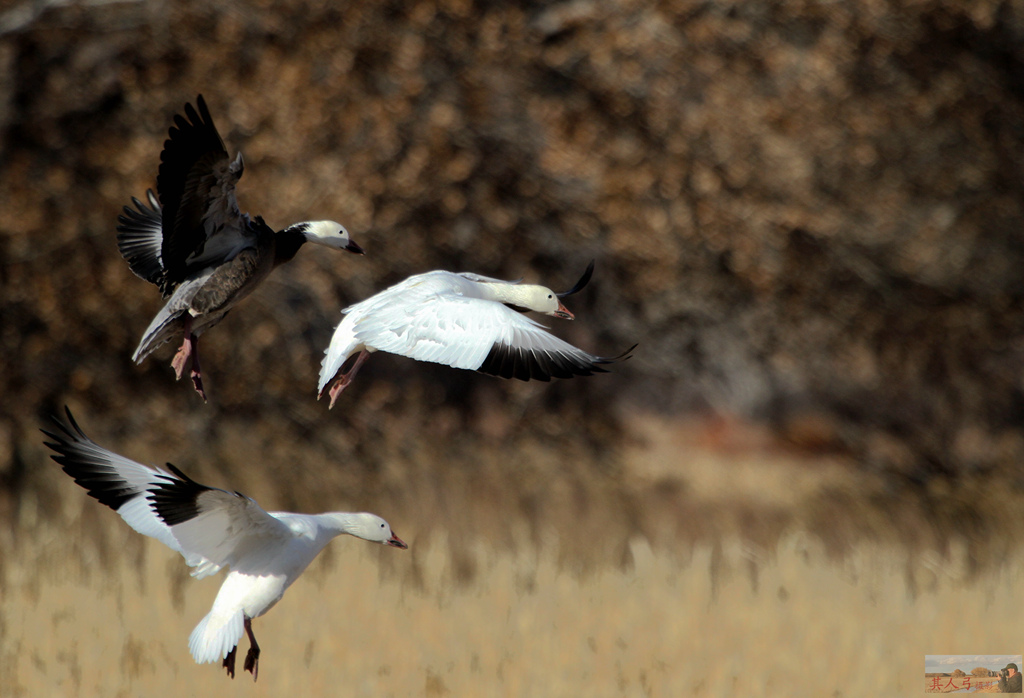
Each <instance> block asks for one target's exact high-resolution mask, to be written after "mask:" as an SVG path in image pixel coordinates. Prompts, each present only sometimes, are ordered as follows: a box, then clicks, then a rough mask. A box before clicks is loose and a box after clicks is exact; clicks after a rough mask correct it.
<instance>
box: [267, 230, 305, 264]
mask: <svg viewBox="0 0 1024 698" xmlns="http://www.w3.org/2000/svg"><path fill="white" fill-rule="evenodd" d="M274 239H275V243H276V244H275V245H274V266H275V267H276V266H277V265H278V264H283V263H285V262H288V261H290V260H291V259H292V258H293V257H294V256H295V253H296V252H298V251H299V248H300V247H302V246H303V245H304V244H305V242H306V236H305V235H303V234H302V233H300V232H299V231H297V230H296V229H295V226H289V227H287V228H285V229H284V230H281V231H279V232H277V233H275V234H274Z"/></svg>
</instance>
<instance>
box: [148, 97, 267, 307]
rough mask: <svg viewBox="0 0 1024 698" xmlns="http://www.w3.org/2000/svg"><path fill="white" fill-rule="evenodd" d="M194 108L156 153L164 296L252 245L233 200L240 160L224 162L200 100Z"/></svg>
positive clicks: (188, 106) (224, 154)
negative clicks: (200, 270)
mask: <svg viewBox="0 0 1024 698" xmlns="http://www.w3.org/2000/svg"><path fill="white" fill-rule="evenodd" d="M196 107H197V108H198V111H196V109H194V108H193V107H192V105H191V104H186V105H185V116H181V115H180V114H176V115H175V116H174V126H172V127H171V128H170V130H169V131H168V138H167V140H166V141H164V149H163V152H161V153H160V171H159V174H158V175H157V180H156V186H157V192H158V193H159V194H160V202H161V203H162V204H163V217H162V219H163V221H162V222H163V247H162V260H163V265H164V269H165V270H166V272H167V284H168V288H166V289H161V291H163V292H164V294H165V295H166V294H167V293H168V292H169V290H172V289H173V287H174V285H175V284H178V283H180V282H181V281H182V280H184V279H185V278H186V276H188V275H189V273H190V272H192V271H194V270H195V269H196V268H197V267H201V266H204V265H206V264H215V263H218V262H221V261H225V260H227V259H230V258H231V257H232V256H234V254H236V253H237V252H238V250H239V249H242V248H243V247H247V246H250V245H251V244H252V238H251V236H250V235H249V231H248V227H247V222H248V221H247V220H245V219H244V218H243V216H242V214H241V213H240V212H239V210H238V201H237V200H236V198H235V184H236V183H237V182H238V180H239V179H240V178H241V176H242V170H243V166H242V156H241V154H239V155H238V157H237V158H235V160H234V161H233V162H232V161H230V160H229V159H228V152H227V149H226V148H225V147H224V141H223V140H221V137H220V134H219V133H218V132H217V127H216V126H215V125H214V123H213V117H211V116H210V111H209V109H207V107H206V101H205V100H204V99H203V96H202V95H199V96H198V97H197V98H196Z"/></svg>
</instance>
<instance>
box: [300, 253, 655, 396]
mask: <svg viewBox="0 0 1024 698" xmlns="http://www.w3.org/2000/svg"><path fill="white" fill-rule="evenodd" d="M593 271H594V263H593V262H591V263H590V266H588V267H587V270H586V272H584V274H583V276H582V278H580V280H579V281H578V282H577V283H576V285H575V286H574V287H573V288H571V289H570V290H568V291H566V292H564V293H555V292H554V291H552V290H551V289H549V288H546V287H544V286H538V285H536V284H521V283H519V282H517V281H501V280H500V279H491V278H488V277H486V276H480V275H478V274H470V273H466V272H463V273H458V274H457V273H453V272H450V271H430V272H427V273H425V274H417V275H416V276H410V277H409V278H408V279H406V280H405V281H403V282H401V283H399V284H397V285H395V286H392V287H391V288H388V289H386V290H384V291H381V292H380V293H378V294H376V295H375V296H371V297H370V298H367V299H366V300H364V301H362V302H360V303H357V304H356V305H353V306H351V307H349V308H346V309H345V310H343V311H341V312H342V313H344V315H345V317H344V318H343V319H342V321H341V324H339V325H338V327H337V328H336V329H335V330H334V336H333V337H331V344H330V346H328V347H327V350H326V351H325V352H324V358H323V361H322V362H321V365H320V383H319V385H318V386H317V391H318V396H322V395H323V392H324V388H326V387H327V384H328V383H329V382H330V381H331V379H332V378H333V377H334V376H335V374H337V373H338V371H339V370H341V367H342V365H343V364H344V363H345V361H346V360H347V359H348V358H349V357H350V356H352V355H353V354H356V353H358V356H357V357H356V360H355V362H354V363H353V364H352V366H351V368H349V369H348V370H347V371H345V372H344V373H343V374H342V375H341V377H340V378H339V379H338V380H337V381H336V382H335V384H334V385H333V386H332V387H331V390H330V397H331V403H330V407H334V402H335V401H336V400H337V399H338V395H340V394H341V392H342V391H343V390H344V389H345V388H346V387H347V386H348V385H349V383H351V382H352V379H353V378H354V377H355V375H356V372H357V371H358V370H359V367H360V366H361V365H362V364H363V362H364V361H365V360H366V358H367V356H369V353H370V352H374V351H385V352H388V353H391V354H399V355H401V356H408V357H409V358H412V359H417V360H419V361H430V362H433V363H439V364H445V365H447V366H452V367H454V368H464V369H469V370H471V371H479V372H481V373H487V374H490V375H493V376H499V377H501V378H518V379H519V380H524V381H528V380H531V379H533V380H541V381H549V380H551V379H552V378H572V377H573V376H590V375H593V374H594V373H605V372H606V370H605V369H604V368H602V366H603V365H606V364H610V363H614V362H616V361H622V360H624V359H628V358H629V355H630V352H632V351H633V349H635V348H636V345H635V344H634V345H633V346H632V347H630V348H629V349H627V350H626V351H625V352H623V353H622V354H620V355H619V356H615V357H603V356H595V355H594V354H590V353H588V352H585V351H583V350H582V349H578V348H576V347H574V346H573V345H571V344H569V343H568V342H565V341H563V340H561V339H559V338H558V337H555V336H554V335H552V334H551V333H549V332H548V331H547V329H546V328H545V327H544V326H543V325H541V324H540V323H537V322H534V321H533V320H531V319H530V318H528V317H526V316H525V315H523V314H522V313H523V312H525V311H528V310H532V311H536V312H539V313H544V314H546V315H551V316H553V317H559V318H564V319H566V320H572V319H573V314H572V313H571V312H569V310H568V309H567V308H566V307H565V306H564V305H563V304H562V301H561V300H560V299H561V298H564V297H565V296H569V295H572V294H573V293H576V292H577V291H579V290H580V289H581V288H583V287H584V286H586V284H587V282H588V281H589V280H590V276H591V274H592V273H593Z"/></svg>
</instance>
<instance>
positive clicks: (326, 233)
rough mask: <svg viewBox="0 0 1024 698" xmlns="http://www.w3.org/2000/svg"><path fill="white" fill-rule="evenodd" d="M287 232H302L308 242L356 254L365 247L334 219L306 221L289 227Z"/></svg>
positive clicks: (360, 252) (361, 251)
mask: <svg viewBox="0 0 1024 698" xmlns="http://www.w3.org/2000/svg"><path fill="white" fill-rule="evenodd" d="M287 232H295V233H300V234H301V235H302V237H304V238H305V239H306V242H314V243H316V244H318V245H324V246H326V247H333V248H334V249H337V250H345V251H346V252H352V253H354V254H363V248H362V247H360V246H359V245H357V244H356V243H354V242H352V240H351V238H349V235H348V231H347V230H345V226H343V225H342V224H341V223H336V222H334V221H305V222H303V223H296V224H295V225H290V226H288V228H287Z"/></svg>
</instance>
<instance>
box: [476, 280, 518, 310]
mask: <svg viewBox="0 0 1024 698" xmlns="http://www.w3.org/2000/svg"><path fill="white" fill-rule="evenodd" d="M478 287H479V290H480V296H481V297H482V298H484V299H485V300H489V301H498V302H499V303H511V304H512V305H524V303H523V301H524V300H525V295H526V294H525V293H524V287H523V286H520V285H516V284H495V283H491V282H488V281H483V282H480V283H479V284H478Z"/></svg>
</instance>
